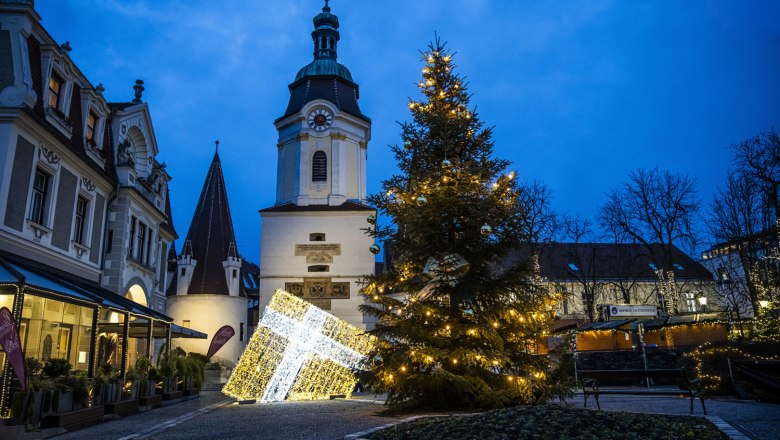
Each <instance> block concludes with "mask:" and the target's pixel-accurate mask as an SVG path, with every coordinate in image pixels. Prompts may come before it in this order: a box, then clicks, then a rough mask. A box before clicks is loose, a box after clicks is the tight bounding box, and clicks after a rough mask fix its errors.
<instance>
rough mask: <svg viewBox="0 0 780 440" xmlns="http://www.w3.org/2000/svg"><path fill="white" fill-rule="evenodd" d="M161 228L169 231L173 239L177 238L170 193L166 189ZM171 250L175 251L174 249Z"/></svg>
mask: <svg viewBox="0 0 780 440" xmlns="http://www.w3.org/2000/svg"><path fill="white" fill-rule="evenodd" d="M161 226H162V227H163V228H166V229H167V230H168V231H170V233H171V234H173V236H174V238H179V234H177V233H176V229H175V228H174V227H173V214H172V213H171V192H170V191H169V190H168V188H167V187H166V188H165V221H164V222H162V224H161ZM171 249H173V250H174V251H175V249H174V248H171Z"/></svg>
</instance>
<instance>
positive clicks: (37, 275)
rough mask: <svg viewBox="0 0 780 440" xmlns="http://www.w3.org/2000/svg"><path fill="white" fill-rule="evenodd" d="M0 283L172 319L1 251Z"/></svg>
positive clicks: (90, 283) (159, 318) (54, 270)
mask: <svg viewBox="0 0 780 440" xmlns="http://www.w3.org/2000/svg"><path fill="white" fill-rule="evenodd" d="M0 276H2V278H0V282H8V283H14V284H18V283H24V284H26V285H29V286H32V287H36V288H39V289H41V290H46V291H50V292H53V293H57V294H60V295H64V296H67V297H70V298H73V299H75V300H78V301H82V302H89V303H93V304H97V305H101V306H104V307H111V308H115V309H118V310H123V311H127V312H130V313H133V314H137V315H142V316H146V317H149V318H152V319H158V320H161V321H166V322H172V321H173V319H172V318H170V317H169V316H166V315H164V314H162V313H159V312H156V311H154V310H152V309H150V308H148V307H145V306H142V305H141V304H138V303H136V302H133V301H131V300H129V299H127V298H124V297H123V296H121V295H117V294H116V293H114V292H112V291H110V290H108V289H105V288H103V287H101V286H100V285H99V284H97V283H95V282H92V281H89V280H85V279H83V278H79V277H76V276H74V275H72V274H69V273H67V272H64V271H60V270H57V269H54V268H51V267H48V266H45V265H43V264H41V263H39V262H36V261H32V260H29V259H26V258H23V257H19V256H16V255H12V254H8V253H5V252H0Z"/></svg>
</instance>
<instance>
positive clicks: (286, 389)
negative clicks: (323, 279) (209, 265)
mask: <svg viewBox="0 0 780 440" xmlns="http://www.w3.org/2000/svg"><path fill="white" fill-rule="evenodd" d="M374 339H375V338H374V337H372V336H369V335H366V334H365V332H364V331H363V330H361V329H359V328H357V327H354V326H352V325H350V324H347V323H346V322H344V321H342V320H340V319H338V318H336V317H335V316H333V315H331V314H329V313H326V312H324V311H323V310H322V309H320V308H318V307H315V306H313V305H311V304H310V303H308V302H306V301H304V300H302V299H300V298H296V297H295V296H293V295H290V294H289V293H287V292H285V291H283V290H281V289H277V290H276V293H275V294H274V296H273V298H271V302H270V303H269V304H268V307H266V309H265V312H264V313H263V317H262V318H261V319H260V322H259V323H258V326H257V330H255V333H254V334H253V335H252V338H251V339H250V341H249V345H247V348H246V350H245V351H244V354H242V355H241V359H240V360H239V362H238V365H237V366H236V369H235V370H234V371H233V374H232V375H231V376H230V379H229V380H228V382H227V384H225V387H224V388H223V390H222V392H223V393H225V394H227V395H228V396H230V397H234V398H236V399H239V400H259V401H261V402H276V401H281V400H285V399H288V400H313V399H327V398H329V397H330V396H332V395H339V394H343V395H346V396H349V395H350V394H352V390H353V389H354V388H355V384H356V383H357V379H356V377H355V371H356V370H360V369H361V368H362V366H363V365H364V363H365V362H366V360H367V355H368V353H369V352H370V351H371V349H372V348H373V346H374Z"/></svg>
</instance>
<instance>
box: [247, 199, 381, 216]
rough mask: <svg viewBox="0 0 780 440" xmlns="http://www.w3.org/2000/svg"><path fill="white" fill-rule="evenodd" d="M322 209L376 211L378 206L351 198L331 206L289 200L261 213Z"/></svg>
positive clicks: (317, 210) (315, 210)
mask: <svg viewBox="0 0 780 440" xmlns="http://www.w3.org/2000/svg"><path fill="white" fill-rule="evenodd" d="M320 211H367V212H368V211H376V208H373V207H371V206H368V205H364V204H362V203H357V202H353V201H350V200H347V201H346V202H344V203H342V204H341V205H336V206H331V205H306V206H299V205H296V204H295V203H292V202H289V203H283V204H281V205H276V206H272V207H270V208H265V209H261V210H260V212H261V213H265V212H320Z"/></svg>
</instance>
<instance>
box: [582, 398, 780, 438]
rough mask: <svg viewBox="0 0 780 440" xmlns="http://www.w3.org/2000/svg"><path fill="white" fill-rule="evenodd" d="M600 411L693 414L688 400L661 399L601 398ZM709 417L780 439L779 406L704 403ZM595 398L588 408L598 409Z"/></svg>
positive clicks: (748, 432)
mask: <svg viewBox="0 0 780 440" xmlns="http://www.w3.org/2000/svg"><path fill="white" fill-rule="evenodd" d="M582 401H583V399H582V396H581V395H580V396H575V397H574V398H572V399H569V400H568V403H569V404H570V405H577V406H582ZM600 401H601V409H603V410H608V411H630V412H642V413H659V414H675V415H687V414H690V403H689V402H690V401H689V400H688V399H687V398H678V397H661V396H608V395H605V396H601V397H600ZM704 403H705V405H706V406H707V414H709V415H712V416H718V417H720V418H722V419H723V420H725V421H726V422H728V423H729V424H730V425H732V426H733V427H734V428H736V429H738V430H739V431H741V432H742V433H743V434H745V435H747V436H748V437H750V438H753V439H756V440H777V439H780V405H773V404H768V403H759V402H753V401H747V400H734V399H705V401H704ZM595 406H596V402H595V401H594V400H593V397H590V398H588V407H589V408H595ZM693 414H694V415H699V416H700V415H702V411H701V404H700V403H699V402H698V401H697V402H696V403H695V405H694V412H693Z"/></svg>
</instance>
